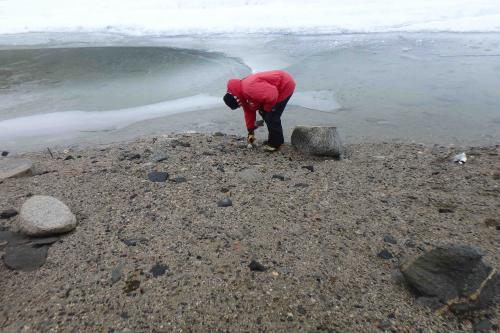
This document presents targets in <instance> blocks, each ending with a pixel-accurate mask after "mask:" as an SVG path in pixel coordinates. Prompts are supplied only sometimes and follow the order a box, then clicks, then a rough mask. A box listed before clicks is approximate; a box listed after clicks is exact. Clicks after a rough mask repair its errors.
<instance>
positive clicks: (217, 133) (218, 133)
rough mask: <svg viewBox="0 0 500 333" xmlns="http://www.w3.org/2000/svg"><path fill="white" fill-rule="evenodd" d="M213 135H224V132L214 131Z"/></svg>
mask: <svg viewBox="0 0 500 333" xmlns="http://www.w3.org/2000/svg"><path fill="white" fill-rule="evenodd" d="M214 136H225V134H224V133H222V132H215V133H214Z"/></svg>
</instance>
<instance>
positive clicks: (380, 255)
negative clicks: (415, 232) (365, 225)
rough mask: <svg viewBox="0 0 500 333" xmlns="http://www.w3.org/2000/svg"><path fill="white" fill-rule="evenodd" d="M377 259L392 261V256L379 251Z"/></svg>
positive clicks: (389, 253)
mask: <svg viewBox="0 0 500 333" xmlns="http://www.w3.org/2000/svg"><path fill="white" fill-rule="evenodd" d="M377 257H379V258H382V259H392V258H394V256H393V255H392V253H391V252H389V251H388V250H385V249H384V250H382V251H380V252H379V253H378V254H377Z"/></svg>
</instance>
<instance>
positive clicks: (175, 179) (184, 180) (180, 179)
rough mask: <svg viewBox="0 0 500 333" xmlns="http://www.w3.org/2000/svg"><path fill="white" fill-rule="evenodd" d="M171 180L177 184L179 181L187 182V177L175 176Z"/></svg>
mask: <svg viewBox="0 0 500 333" xmlns="http://www.w3.org/2000/svg"><path fill="white" fill-rule="evenodd" d="M172 181H173V182H174V183H177V184H179V183H185V182H187V179H186V178H185V177H175V178H174V179H172Z"/></svg>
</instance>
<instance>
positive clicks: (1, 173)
mask: <svg viewBox="0 0 500 333" xmlns="http://www.w3.org/2000/svg"><path fill="white" fill-rule="evenodd" d="M32 168H33V164H32V163H31V161H30V160H27V159H21V158H1V159H0V180H3V179H7V178H16V177H23V176H30V175H31V174H32Z"/></svg>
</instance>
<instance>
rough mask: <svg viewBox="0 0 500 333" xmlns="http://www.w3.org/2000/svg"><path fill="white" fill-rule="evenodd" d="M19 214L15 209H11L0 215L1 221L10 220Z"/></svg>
mask: <svg viewBox="0 0 500 333" xmlns="http://www.w3.org/2000/svg"><path fill="white" fill-rule="evenodd" d="M17 214H18V212H17V210H15V209H14V208H9V209H7V210H4V211H3V212H1V213H0V219H10V218H11V217H14V216H16V215H17Z"/></svg>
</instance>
